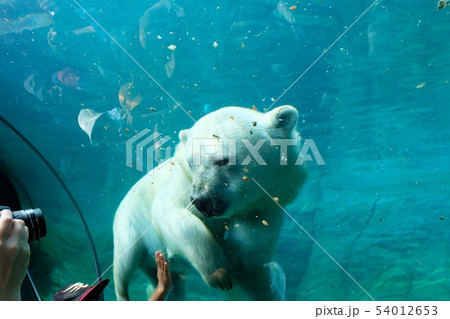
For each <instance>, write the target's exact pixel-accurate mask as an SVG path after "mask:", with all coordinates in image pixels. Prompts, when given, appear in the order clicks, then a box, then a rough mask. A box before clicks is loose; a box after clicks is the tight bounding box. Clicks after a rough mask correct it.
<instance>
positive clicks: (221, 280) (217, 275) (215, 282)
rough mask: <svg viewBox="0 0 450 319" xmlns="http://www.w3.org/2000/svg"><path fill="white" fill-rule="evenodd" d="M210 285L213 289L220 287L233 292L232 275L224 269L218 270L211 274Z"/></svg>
mask: <svg viewBox="0 0 450 319" xmlns="http://www.w3.org/2000/svg"><path fill="white" fill-rule="evenodd" d="M210 285H211V286H212V287H217V286H218V287H220V288H221V289H222V290H231V289H232V288H233V282H232V281H231V277H230V273H229V272H228V270H227V269H226V268H224V267H221V268H219V269H216V270H215V271H214V272H213V273H212V274H211V280H210Z"/></svg>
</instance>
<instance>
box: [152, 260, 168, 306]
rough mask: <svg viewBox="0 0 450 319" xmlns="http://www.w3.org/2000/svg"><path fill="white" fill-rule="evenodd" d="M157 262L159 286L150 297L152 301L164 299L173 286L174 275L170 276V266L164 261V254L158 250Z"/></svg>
mask: <svg viewBox="0 0 450 319" xmlns="http://www.w3.org/2000/svg"><path fill="white" fill-rule="evenodd" d="M155 262H156V268H157V277H158V286H156V288H155V291H153V294H152V295H151V297H150V299H149V300H150V301H164V298H165V297H166V294H167V292H168V291H169V289H170V287H171V286H172V277H171V276H170V271H169V266H168V265H167V262H166V261H164V256H163V255H162V254H161V253H160V252H159V251H157V252H156V253H155Z"/></svg>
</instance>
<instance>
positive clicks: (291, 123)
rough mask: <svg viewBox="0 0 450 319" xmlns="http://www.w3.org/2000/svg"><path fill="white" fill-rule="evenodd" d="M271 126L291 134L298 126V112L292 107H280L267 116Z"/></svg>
mask: <svg viewBox="0 0 450 319" xmlns="http://www.w3.org/2000/svg"><path fill="white" fill-rule="evenodd" d="M266 115H267V116H268V119H269V122H270V124H271V126H272V127H273V128H275V129H279V130H282V131H283V132H284V133H286V134H289V133H290V132H291V131H292V129H294V128H295V127H296V125H297V120H298V111H297V109H296V108H295V107H293V106H291V105H283V106H279V107H277V108H276V109H273V110H272V111H270V112H269V113H267V114H266Z"/></svg>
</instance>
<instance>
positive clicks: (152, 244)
mask: <svg viewBox="0 0 450 319" xmlns="http://www.w3.org/2000/svg"><path fill="white" fill-rule="evenodd" d="M297 117H298V114H297V111H296V109H295V108H293V107H292V106H281V107H278V108H276V109H274V110H272V111H271V112H268V113H266V114H262V113H260V112H257V111H254V110H251V109H246V108H240V107H227V108H222V109H220V110H218V111H215V112H213V113H210V114H208V115H206V116H205V117H203V118H201V119H200V120H199V121H198V122H197V123H196V124H195V125H194V126H193V127H192V128H191V129H188V130H183V131H181V132H180V134H179V137H180V143H179V144H178V145H177V148H176V151H175V155H174V157H173V158H171V159H169V160H168V161H169V163H168V164H166V165H163V166H160V167H157V168H156V169H155V170H154V171H153V174H147V175H145V176H144V177H143V178H142V179H141V180H139V181H138V182H137V183H136V184H135V185H134V186H133V187H132V188H131V189H130V191H129V192H128V194H127V195H126V196H125V198H124V199H123V200H122V202H121V204H120V206H119V208H118V210H117V212H116V216H115V219H114V259H115V260H116V259H117V261H116V263H115V264H114V280H115V287H116V295H117V298H118V299H119V300H127V299H129V294H128V285H129V282H130V279H131V278H132V275H133V273H134V271H135V270H137V269H138V268H140V269H141V270H143V271H144V272H145V273H146V274H147V275H148V276H149V278H151V279H152V280H153V281H154V280H155V274H156V271H155V264H154V259H153V258H154V257H153V256H154V253H155V251H156V250H160V251H162V252H165V253H166V254H167V257H168V258H169V259H170V258H174V257H182V258H174V261H173V262H171V263H170V270H171V272H173V273H174V274H175V273H176V272H178V271H179V270H180V268H181V267H182V265H181V264H180V263H179V262H177V261H178V260H185V261H187V262H188V263H189V264H190V265H192V266H193V267H194V268H195V269H196V270H197V271H198V272H199V273H200V275H201V276H202V278H203V280H204V281H205V283H207V284H209V285H211V286H221V284H222V283H221V281H225V280H226V278H223V279H219V280H217V278H214V276H213V273H214V272H215V271H216V270H217V269H219V268H225V269H227V270H228V272H229V275H230V279H231V280H232V281H233V289H232V290H231V293H233V292H236V291H238V290H242V291H245V293H246V294H247V296H248V298H250V299H258V300H263V299H269V300H270V299H282V298H283V296H284V282H283V280H284V273H283V270H282V268H281V266H279V265H278V264H276V263H275V262H274V261H273V252H274V249H275V247H276V243H277V238H278V236H279V234H280V228H281V224H282V221H283V217H284V213H283V211H282V210H281V209H280V208H279V207H278V206H277V205H276V204H275V203H274V201H273V200H272V198H270V197H269V196H267V195H266V194H265V193H264V192H263V191H262V190H261V189H260V188H259V187H258V185H257V184H256V183H255V182H254V181H253V179H254V180H256V181H257V182H258V183H259V184H260V185H261V186H262V187H264V188H265V189H266V190H267V191H268V192H269V194H271V195H272V196H276V197H278V198H279V203H280V204H281V205H286V204H288V203H289V202H291V201H292V200H293V199H294V198H295V196H296V195H297V193H298V191H299V190H300V188H301V186H302V185H303V182H304V180H305V178H306V168H305V167H304V166H296V165H294V163H295V161H296V159H297V156H298V154H299V147H294V146H289V148H288V154H284V155H285V156H287V157H288V163H287V165H280V150H279V148H277V147H275V146H271V145H270V142H269V139H274V138H276V139H280V138H292V139H300V137H299V134H298V133H297V131H296V124H297ZM198 138H211V139H213V140H214V139H215V140H216V141H217V144H216V145H215V146H214V147H212V146H210V147H206V148H204V149H202V154H198V153H196V152H195V149H194V150H193V148H192V145H193V143H195V142H194V141H195V140H196V139H198ZM229 139H237V142H236V149H235V155H236V165H217V163H215V161H217V160H221V159H222V158H223V157H226V154H228V152H231V153H233V154H234V148H233V147H231V149H230V146H229V145H230V144H229V143H228V141H229ZM241 139H248V140H249V141H250V142H251V144H252V145H255V144H256V143H257V141H258V140H259V139H265V140H267V141H266V142H265V143H264V144H263V146H262V147H261V148H260V150H259V153H260V154H261V156H262V157H263V159H264V161H265V162H266V163H267V165H258V164H257V163H256V162H255V161H254V160H253V159H252V158H251V159H252V160H251V161H250V163H249V164H248V165H246V166H242V165H241V163H242V162H243V161H244V160H245V158H246V157H247V156H248V155H249V153H248V152H247V149H246V148H245V145H244V144H243V143H242V142H240V140H241ZM217 149H221V150H222V151H223V154H225V155H223V154H222V155H223V156H222V155H220V154H219V155H218V154H217ZM199 155H200V157H199ZM195 157H197V158H200V159H201V162H200V165H194V166H192V167H190V165H189V164H191V165H192V161H193V159H194V158H195ZM244 176H245V177H246V178H244ZM245 179H247V180H245ZM191 197H194V198H200V197H201V198H206V199H219V198H220V199H223V200H224V201H225V202H226V203H227V205H228V208H227V209H226V211H225V212H224V214H223V215H221V216H219V217H210V218H206V217H204V216H203V215H202V214H201V213H200V212H199V211H198V210H197V209H196V208H195V207H194V206H193V205H192V204H190V202H191ZM225 226H226V227H225ZM142 234H143V235H142ZM141 235H142V238H140V239H139V240H137V238H138V237H139V236H141ZM136 240H137V241H136ZM268 265H270V267H268ZM282 290H283V291H282Z"/></svg>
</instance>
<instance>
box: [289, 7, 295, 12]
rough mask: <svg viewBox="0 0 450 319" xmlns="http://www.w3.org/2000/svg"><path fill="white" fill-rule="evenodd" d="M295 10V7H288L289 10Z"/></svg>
mask: <svg viewBox="0 0 450 319" xmlns="http://www.w3.org/2000/svg"><path fill="white" fill-rule="evenodd" d="M295 9H297V6H290V7H289V10H292V11H294V10H295Z"/></svg>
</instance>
